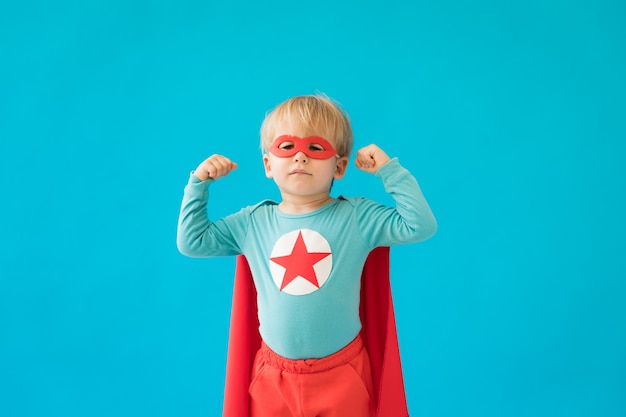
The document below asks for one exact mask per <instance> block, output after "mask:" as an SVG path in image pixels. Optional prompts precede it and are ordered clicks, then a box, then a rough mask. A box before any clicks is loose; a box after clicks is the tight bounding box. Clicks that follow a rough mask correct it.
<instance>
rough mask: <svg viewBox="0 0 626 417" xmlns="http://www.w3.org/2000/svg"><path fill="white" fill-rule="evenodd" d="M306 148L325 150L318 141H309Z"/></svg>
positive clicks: (315, 150) (318, 150) (317, 150)
mask: <svg viewBox="0 0 626 417" xmlns="http://www.w3.org/2000/svg"><path fill="white" fill-rule="evenodd" d="M308 148H309V150H310V151H311V152H324V151H325V150H326V149H324V147H323V146H322V145H320V144H319V143H310V144H309V146H308Z"/></svg>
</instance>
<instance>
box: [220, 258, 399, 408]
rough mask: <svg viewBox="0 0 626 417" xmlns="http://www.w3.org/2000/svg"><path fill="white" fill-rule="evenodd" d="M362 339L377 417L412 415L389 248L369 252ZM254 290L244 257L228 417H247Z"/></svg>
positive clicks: (233, 327) (231, 347) (255, 342)
mask: <svg viewBox="0 0 626 417" xmlns="http://www.w3.org/2000/svg"><path fill="white" fill-rule="evenodd" d="M360 316H361V321H362V323H363V328H362V330H361V335H362V337H363V339H364V341H365V345H366V349H367V350H368V353H369V356H370V362H371V367H372V377H373V380H374V390H375V392H376V395H375V404H376V415H377V417H406V416H408V409H407V404H406V396H405V391H404V381H403V378H402V366H401V363H400V350H399V347H398V338H397V333H396V322H395V316H394V310H393V301H392V297H391V286H390V282H389V248H387V247H379V248H376V249H374V250H373V251H372V252H370V254H369V256H368V258H367V260H366V262H365V265H364V267H363V273H362V286H361V306H360ZM258 327H259V320H258V315H257V304H256V290H255V288H254V284H253V281H252V274H251V272H250V267H249V266H248V262H247V260H246V258H245V257H244V256H238V257H237V265H236V272H235V287H234V292H233V303H232V312H231V322H230V335H229V340H228V360H227V365H226V383H225V387H224V409H223V416H224V417H247V416H248V387H249V385H250V373H251V367H252V364H253V362H254V356H255V354H256V352H257V350H258V349H259V347H260V346H261V337H260V335H259V332H258Z"/></svg>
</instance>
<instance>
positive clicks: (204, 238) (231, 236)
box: [176, 173, 249, 258]
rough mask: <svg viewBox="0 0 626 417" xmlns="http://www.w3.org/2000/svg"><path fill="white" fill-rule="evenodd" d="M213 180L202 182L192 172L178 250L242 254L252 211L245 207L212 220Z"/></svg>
mask: <svg viewBox="0 0 626 417" xmlns="http://www.w3.org/2000/svg"><path fill="white" fill-rule="evenodd" d="M212 182H213V180H206V181H200V180H198V179H197V178H196V177H195V176H194V175H193V173H192V175H191V176H190V178H189V182H188V183H187V185H186V186H185V190H184V194H183V201H182V204H181V208H180V215H179V217H178V230H177V234H176V244H177V246H178V250H179V251H180V252H181V253H182V254H183V255H187V256H191V257H194V258H204V257H214V256H233V255H238V254H240V253H241V242H242V240H243V238H244V237H245V235H246V229H247V225H248V219H249V213H248V212H247V210H246V209H242V210H241V211H239V212H238V213H235V214H231V215H229V216H226V217H224V218H222V219H219V220H217V221H215V222H212V221H211V220H210V219H209V215H208V204H209V186H210V184H211V183H212Z"/></svg>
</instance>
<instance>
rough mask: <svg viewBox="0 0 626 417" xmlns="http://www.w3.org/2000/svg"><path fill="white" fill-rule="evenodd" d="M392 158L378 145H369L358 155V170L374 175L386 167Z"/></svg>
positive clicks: (360, 150) (359, 151) (358, 152)
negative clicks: (379, 169)
mask: <svg viewBox="0 0 626 417" xmlns="http://www.w3.org/2000/svg"><path fill="white" fill-rule="evenodd" d="M390 159H391V158H389V156H387V154H386V153H385V152H384V151H383V150H382V149H380V148H379V147H378V146H376V145H367V146H365V147H364V148H361V149H359V150H358V151H357V153H356V161H354V162H355V163H356V166H357V168H359V169H361V170H363V171H365V172H369V173H370V174H374V173H375V172H376V171H378V168H380V167H382V166H383V165H385V164H386V163H387V162H389V160H390Z"/></svg>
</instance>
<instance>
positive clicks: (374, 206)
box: [177, 158, 437, 359]
mask: <svg viewBox="0 0 626 417" xmlns="http://www.w3.org/2000/svg"><path fill="white" fill-rule="evenodd" d="M376 176H377V177H379V178H380V179H381V180H382V182H383V185H384V187H385V191H386V192H387V193H389V194H390V195H391V196H392V198H393V199H394V201H395V207H387V206H384V205H381V204H379V203H376V202H374V201H372V200H369V199H366V198H362V197H359V198H344V197H339V198H337V199H335V200H333V201H332V202H330V203H328V204H326V205H324V206H323V207H321V208H319V209H317V210H315V211H312V212H309V213H305V214H286V213H283V212H281V211H280V210H279V209H278V203H276V202H273V201H269V200H266V201H262V202H260V203H259V204H257V205H254V206H250V207H246V208H243V209H242V210H240V211H239V212H237V213H234V214H231V215H229V216H226V217H224V218H221V219H219V220H216V221H211V219H210V218H209V216H208V211H207V209H208V205H209V185H210V184H211V182H212V181H211V180H207V181H199V180H197V179H196V178H195V177H194V176H193V175H191V177H190V179H189V182H188V184H187V186H186V187H185V190H184V196H183V201H182V207H181V211H180V217H179V222H178V235H177V244H178V248H179V250H180V252H181V253H183V254H185V255H187V256H191V257H213V256H234V255H239V254H243V255H245V256H246V258H247V260H248V262H249V264H250V269H251V271H252V275H253V279H254V284H255V286H256V289H257V294H258V315H259V322H260V327H259V332H260V334H261V337H262V338H263V340H264V341H265V343H266V344H267V345H268V346H269V347H270V348H271V349H272V350H273V351H275V352H276V353H278V354H279V355H282V356H283V357H286V358H289V359H310V358H321V357H324V356H328V355H330V354H332V353H335V352H337V351H339V350H340V349H341V348H343V347H344V346H346V345H347V344H348V343H350V342H351V341H352V340H353V339H354V338H355V337H356V336H357V334H358V333H359V331H360V330H361V322H360V319H359V299H360V277H361V270H362V268H363V264H364V262H365V259H366V258H367V255H368V254H369V252H370V251H371V250H372V249H374V248H375V247H378V246H394V245H400V244H406V243H412V242H417V241H420V240H425V239H427V238H429V237H431V236H432V235H433V234H434V233H435V231H436V228H437V224H436V221H435V218H434V216H433V213H432V211H431V210H430V207H429V206H428V203H427V202H426V200H425V198H424V196H423V194H422V192H421V190H420V187H419V185H418V183H417V181H416V180H415V178H414V177H413V176H412V175H411V174H410V173H409V172H408V171H407V170H406V169H405V168H403V167H402V166H401V165H400V163H399V162H398V160H397V158H394V159H392V160H391V161H389V162H388V163H387V164H385V165H384V166H383V167H381V168H380V169H379V170H378V171H377V172H376Z"/></svg>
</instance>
